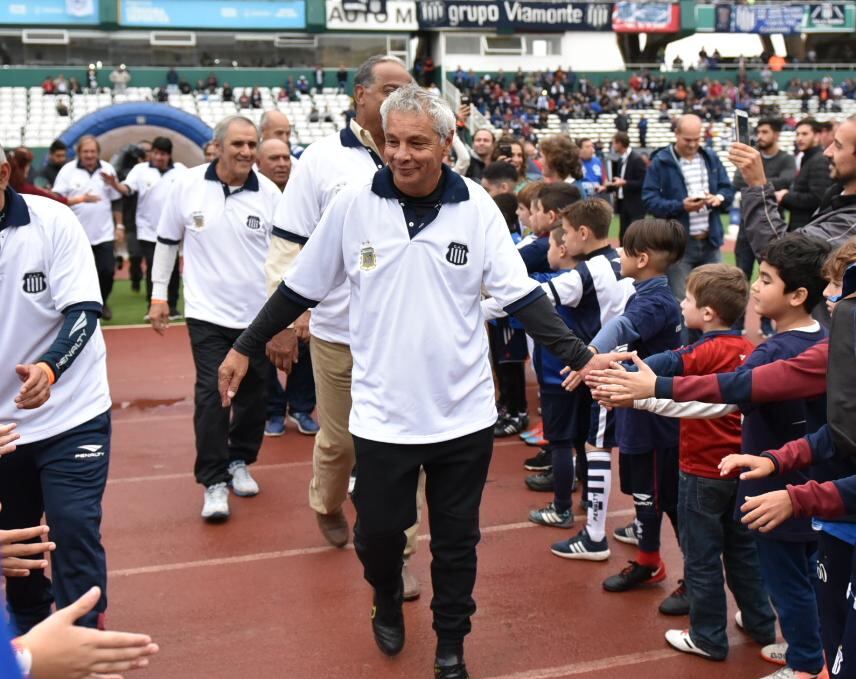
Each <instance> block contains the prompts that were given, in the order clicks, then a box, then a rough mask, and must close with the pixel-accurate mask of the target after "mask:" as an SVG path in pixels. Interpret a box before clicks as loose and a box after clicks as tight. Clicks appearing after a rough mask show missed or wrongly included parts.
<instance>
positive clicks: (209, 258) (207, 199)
mask: <svg viewBox="0 0 856 679" xmlns="http://www.w3.org/2000/svg"><path fill="white" fill-rule="evenodd" d="M214 141H215V142H216V144H217V149H218V158H217V159H216V160H214V161H213V162H211V163H209V164H206V165H199V166H197V167H194V168H192V169H190V170H187V171H185V172H184V173H183V174H181V175H180V176H179V177H177V178H176V179H175V181H174V182H173V183H172V187H171V188H170V192H169V194H168V196H167V198H166V204H165V205H164V208H163V211H162V212H161V215H160V220H159V222H158V225H157V246H156V247H155V255H154V263H153V265H152V269H153V271H152V303H151V307H150V308H149V317H150V318H151V324H152V327H153V328H154V329H155V331H156V332H158V333H159V334H161V335H162V334H164V332H166V328H167V326H168V324H169V307H168V305H167V284H168V282H169V278H170V274H171V273H172V269H173V265H174V264H175V258H176V255H177V254H178V247H179V245H180V244H181V243H182V241H183V242H184V299H185V311H184V315H185V317H186V318H187V329H188V333H189V334H190V346H191V349H192V350H193V362H194V365H195V366H196V385H195V391H194V414H193V426H194V431H195V434H196V464H195V469H194V471H195V475H196V480H197V482H199V483H200V484H202V485H203V486H204V487H205V497H204V505H203V509H202V517H203V518H204V519H206V520H209V521H215V520H220V521H223V520H225V519H227V518H228V517H229V491H228V487H227V484H231V487H232V490H233V491H234V493H235V494H236V495H239V496H250V495H255V494H257V493H258V492H259V487H258V484H257V483H256V481H255V479H253V477H252V476H251V475H250V471H249V468H248V465H250V464H252V463H253V462H255V461H256V458H257V457H258V454H259V448H260V447H261V443H262V437H263V432H264V413H265V383H266V378H267V362H266V361H265V357H264V352H260V353H259V354H258V355H255V356H253V360H252V369H251V371H250V376H249V379H250V384H249V387H250V388H249V389H248V390H247V393H246V394H243V396H242V398H241V399H237V400H236V401H235V403H234V406H233V408H232V409H231V411H230V410H229V409H223V408H222V407H221V406H220V399H219V396H218V394H217V372H216V366H217V365H218V364H219V363H220V361H222V360H223V357H224V356H225V355H226V353H227V352H228V351H229V348H230V347H231V346H232V343H233V342H234V341H235V339H236V338H237V337H238V335H240V334H241V331H242V330H243V329H244V328H246V327H247V325H249V323H250V321H251V320H252V319H253V316H254V315H255V314H256V312H257V311H258V310H259V309H260V308H261V306H262V304H264V301H265V296H266V295H265V274H264V258H265V256H266V254H267V250H268V244H269V242H270V232H271V229H272V228H273V213H274V210H275V209H276V204H277V201H278V200H279V197H280V192H279V189H278V188H277V187H276V185H275V184H273V182H271V181H270V180H269V179H267V178H266V177H263V176H260V175H259V174H257V173H256V172H254V171H253V162H254V161H255V160H256V149H257V147H258V143H259V132H258V130H257V129H256V126H255V125H254V124H253V122H252V121H251V120H249V119H248V118H244V117H243V116H230V117H228V118H225V119H223V120H222V121H220V122H219V123H218V124H217V127H216V128H215V130H214ZM224 272H228V273H229V284H228V285H226V284H224V279H223V275H224Z"/></svg>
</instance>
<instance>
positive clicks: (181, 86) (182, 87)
mask: <svg viewBox="0 0 856 679" xmlns="http://www.w3.org/2000/svg"><path fill="white" fill-rule="evenodd" d="M178 91H179V92H181V93H182V94H190V93H191V92H193V88H192V87H191V86H190V83H189V82H187V81H186V80H180V81H179V82H178Z"/></svg>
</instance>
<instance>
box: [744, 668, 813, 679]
mask: <svg viewBox="0 0 856 679" xmlns="http://www.w3.org/2000/svg"><path fill="white" fill-rule="evenodd" d="M761 679H829V673H828V672H827V671H826V668H823V669H821V671H820V672H818V673H816V674H814V673H811V672H798V671H797V670H795V669H793V668H792V667H788V666H787V665H785V666H784V667H780V668H779V669H777V670H776V671H775V672H773V673H772V674H768V675H766V676H764V677H762V678H761Z"/></svg>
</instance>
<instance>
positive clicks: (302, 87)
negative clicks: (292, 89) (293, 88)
mask: <svg viewBox="0 0 856 679" xmlns="http://www.w3.org/2000/svg"><path fill="white" fill-rule="evenodd" d="M297 91H298V92H300V94H309V81H308V80H307V79H306V76H305V75H302V76H300V77H299V78H298V79H297Z"/></svg>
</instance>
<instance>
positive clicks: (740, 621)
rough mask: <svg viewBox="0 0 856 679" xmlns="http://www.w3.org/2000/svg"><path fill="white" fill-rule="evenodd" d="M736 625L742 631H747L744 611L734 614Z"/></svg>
mask: <svg viewBox="0 0 856 679" xmlns="http://www.w3.org/2000/svg"><path fill="white" fill-rule="evenodd" d="M734 624H735V625H737V626H738V627H739V628H740V629H746V628H745V627H743V611H737V612H736V613H735V614H734Z"/></svg>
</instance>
